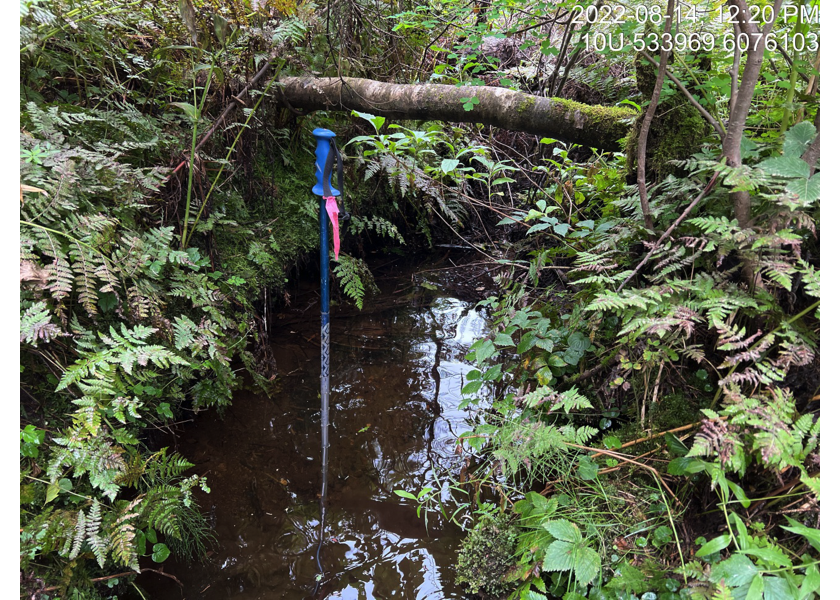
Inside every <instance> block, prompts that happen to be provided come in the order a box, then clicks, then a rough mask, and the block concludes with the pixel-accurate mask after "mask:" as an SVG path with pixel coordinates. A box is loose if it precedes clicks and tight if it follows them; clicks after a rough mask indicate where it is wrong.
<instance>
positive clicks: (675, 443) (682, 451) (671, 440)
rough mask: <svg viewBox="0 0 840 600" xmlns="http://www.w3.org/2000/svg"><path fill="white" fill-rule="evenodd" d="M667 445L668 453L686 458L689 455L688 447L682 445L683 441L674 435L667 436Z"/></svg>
mask: <svg viewBox="0 0 840 600" xmlns="http://www.w3.org/2000/svg"><path fill="white" fill-rule="evenodd" d="M664 437H665V445H666V446H668V451H669V452H670V453H671V454H673V455H674V456H685V455H686V454H688V446H686V445H685V444H683V443H682V440H680V438H678V437H677V436H675V435H674V434H673V433H670V432H669V433H666V434H665V436H664Z"/></svg>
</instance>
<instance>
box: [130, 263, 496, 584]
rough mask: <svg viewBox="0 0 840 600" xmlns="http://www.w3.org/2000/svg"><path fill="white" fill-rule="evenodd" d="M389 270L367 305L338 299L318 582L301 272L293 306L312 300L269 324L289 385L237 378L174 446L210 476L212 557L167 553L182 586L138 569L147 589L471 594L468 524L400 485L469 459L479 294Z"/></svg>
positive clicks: (315, 423)
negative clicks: (470, 375) (221, 402)
mask: <svg viewBox="0 0 840 600" xmlns="http://www.w3.org/2000/svg"><path fill="white" fill-rule="evenodd" d="M438 264H440V263H438ZM446 264H449V263H448V262H447V263H446ZM438 272H439V273H444V274H445V273H446V272H447V271H446V270H440V271H438ZM386 279H390V281H386V282H382V281H380V279H379V277H377V283H378V285H379V286H380V287H381V288H383V293H382V294H380V295H379V296H377V297H374V298H372V299H370V300H368V303H369V304H370V306H372V307H373V309H370V308H368V305H367V304H366V307H365V311H362V312H359V311H358V310H356V309H355V307H348V306H343V307H342V308H341V309H340V310H337V309H336V308H335V307H334V308H333V315H332V320H331V338H332V345H331V359H330V362H331V365H330V366H331V389H332V395H331V398H330V404H331V411H330V420H331V427H330V449H329V471H328V492H327V502H326V519H325V531H324V534H323V537H324V540H323V545H322V547H321V550H320V553H319V554H320V563H321V565H322V567H323V571H324V576H323V578H321V581H320V582H317V580H318V574H319V568H318V561H317V557H316V552H317V550H318V546H319V532H320V520H321V519H320V503H319V494H320V487H321V472H320V471H321V469H320V466H321V448H320V399H319V397H318V388H319V337H318V336H319V327H318V313H317V306H318V303H317V302H315V300H317V291H316V290H315V289H314V287H313V288H312V289H305V287H304V289H303V291H301V290H300V289H299V290H296V292H295V298H294V301H293V303H292V306H300V305H304V306H305V305H306V304H307V303H309V302H311V305H310V306H309V308H308V310H306V311H303V312H298V313H297V314H295V313H293V312H291V311H290V314H291V316H292V318H288V316H289V315H286V317H287V318H285V320H283V319H281V320H280V321H279V324H278V321H275V324H274V326H273V328H272V336H271V345H272V349H273V351H274V355H275V358H276V360H277V377H278V379H280V380H281V382H282V383H281V385H280V391H279V392H277V393H275V394H273V395H272V396H271V397H269V396H267V395H262V394H254V393H249V392H238V393H237V394H236V397H235V398H234V402H233V405H232V406H231V407H229V408H228V409H227V410H226V412H225V413H224V416H223V418H219V416H218V415H217V414H216V412H215V411H208V412H204V413H201V414H199V415H198V416H197V417H196V419H195V423H193V424H191V425H189V426H188V427H187V428H186V431H184V432H183V433H182V435H181V436H180V439H179V442H178V451H180V452H181V453H182V454H183V455H184V456H186V457H187V458H188V459H189V460H190V461H192V462H193V463H195V464H196V468H195V469H194V472H197V473H199V474H203V475H206V477H207V479H208V483H209V485H210V487H211V489H212V491H211V493H210V494H209V496H207V495H205V494H203V493H201V492H197V498H198V500H200V502H201V504H202V507H203V508H204V510H205V512H207V511H209V513H210V516H211V521H212V523H213V524H214V526H215V533H216V536H217V538H218V545H215V546H213V547H212V551H211V552H210V553H209V554H210V556H209V560H208V561H206V562H205V563H204V564H200V563H193V564H185V563H179V562H176V560H175V557H174V556H173V557H172V558H171V559H170V560H167V561H166V563H165V564H164V570H165V571H166V572H168V573H171V574H173V575H175V576H176V577H177V578H178V579H179V580H180V581H181V583H183V586H184V587H183V589H180V588H179V587H178V586H177V584H175V583H174V582H173V581H172V580H170V579H167V578H164V577H160V576H159V575H155V574H148V575H144V576H143V577H142V578H141V582H142V585H143V587H145V589H146V590H148V591H149V592H150V593H151V594H152V596H153V597H155V598H161V599H163V600H169V599H172V600H175V599H180V598H186V599H199V598H200V599H207V600H220V599H223V598H224V599H226V598H240V599H243V600H258V599H269V598H272V599H273V598H289V599H303V598H345V599H354V598H359V599H362V598H365V599H373V598H377V599H378V598H395V599H406V600H409V599H410V600H440V599H448V600H455V599H461V598H466V593H465V592H464V591H463V590H462V589H461V588H460V586H458V585H456V584H455V577H456V575H455V566H456V564H457V549H458V544H459V541H460V539H461V538H462V536H463V533H462V532H461V531H460V529H459V528H458V527H457V526H456V525H454V524H452V523H450V522H448V521H446V520H445V519H443V518H441V516H440V514H438V513H436V512H430V513H428V515H427V517H428V522H427V523H425V522H424V518H423V514H422V513H421V516H420V517H418V516H417V509H416V503H414V502H413V501H410V500H405V499H403V498H400V497H399V496H397V495H396V494H395V493H394V492H395V490H406V491H409V492H411V493H414V494H417V493H418V492H419V491H420V490H421V489H422V488H423V487H425V486H427V485H428V486H433V487H435V489H438V488H439V486H438V485H435V478H436V477H437V478H440V479H441V480H442V479H443V476H444V473H445V472H447V471H453V470H454V471H455V472H456V473H457V471H459V470H460V468H461V459H460V456H459V455H458V454H457V453H456V439H457V437H458V435H459V434H460V433H462V432H464V431H465V430H467V429H469V426H468V424H467V419H468V418H469V414H468V412H466V411H463V410H459V409H458V405H459V403H460V401H461V394H460V390H461V387H462V386H463V384H464V383H465V382H466V379H465V378H466V374H467V372H469V371H470V370H471V369H472V367H470V365H469V364H467V363H466V362H465V361H464V355H465V354H466V353H467V351H468V348H469V347H470V345H471V344H472V343H473V342H474V341H475V340H476V339H477V338H479V337H481V336H483V335H485V334H486V331H487V322H486V318H485V316H484V314H483V313H482V312H480V311H477V310H476V309H475V308H474V305H475V304H474V302H470V301H465V300H459V299H457V298H455V297H452V296H453V295H454V294H453V292H452V291H449V292H445V291H441V292H440V293H438V294H435V293H431V292H430V291H428V289H427V288H429V287H432V286H430V285H429V284H428V283H426V284H425V286H421V285H418V281H420V279H419V278H418V277H417V276H414V277H412V275H411V273H409V274H407V275H406V274H402V275H399V276H397V277H392V278H386ZM437 279H438V280H440V279H443V280H445V279H446V275H437ZM445 284H446V282H445V281H444V282H443V286H444V289H446V285H445ZM386 288H390V290H389V291H387V292H385V291H384V290H385V289H386ZM449 289H450V290H451V289H452V288H449ZM472 290H473V296H474V295H475V285H473V286H472ZM281 317H282V315H281ZM445 490H446V488H444V493H443V494H442V498H443V506H444V508H445V509H446V510H447V511H448V512H451V511H452V510H453V509H454V508H455V507H456V504H455V502H454V500H453V499H452V498H451V497H449V496H448V494H447V493H446V491H445ZM447 514H448V513H447ZM149 566H152V565H151V564H150V565H149ZM155 566H157V565H155ZM316 582H317V583H316Z"/></svg>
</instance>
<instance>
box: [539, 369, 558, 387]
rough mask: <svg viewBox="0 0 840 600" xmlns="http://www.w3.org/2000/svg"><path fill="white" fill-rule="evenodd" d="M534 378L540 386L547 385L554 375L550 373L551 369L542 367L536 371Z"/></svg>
mask: <svg viewBox="0 0 840 600" xmlns="http://www.w3.org/2000/svg"><path fill="white" fill-rule="evenodd" d="M536 377H537V381H538V382H539V384H540V385H548V384H549V383H550V382H551V380H552V379H553V378H554V374H553V373H552V372H551V368H549V367H542V368H541V369H540V370H539V371H537V373H536Z"/></svg>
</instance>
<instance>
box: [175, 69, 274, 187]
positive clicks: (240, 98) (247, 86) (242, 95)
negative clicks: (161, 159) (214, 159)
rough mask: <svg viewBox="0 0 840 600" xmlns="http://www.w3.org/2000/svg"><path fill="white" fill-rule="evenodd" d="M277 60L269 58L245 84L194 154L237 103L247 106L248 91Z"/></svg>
mask: <svg viewBox="0 0 840 600" xmlns="http://www.w3.org/2000/svg"><path fill="white" fill-rule="evenodd" d="M275 58H276V56H275V55H272V56H270V57H269V58H268V60H266V61H265V64H264V65H263V67H262V69H260V70H259V71H257V73H256V74H255V75H254V76H253V77H252V78H251V81H249V82H248V83H246V84H245V87H244V88H242V91H241V92H239V93H238V94H237V95H236V96H234V98H233V99H234V100H235V102H231V103H229V104H228V105H227V106H226V107H225V110H223V111H222V114H220V115H219V116H218V117H217V118H216V120H215V122H214V123H213V125H211V126H210V129H208V130H207V133H205V134H204V135H203V136H202V138H201V140H200V141H199V142H198V143H197V144H196V145H195V150H194V152H198V150H199V148H201V147H202V146H203V145H204V144H206V143H207V140H209V139H210V136H212V135H213V134H214V133H215V132H216V130H217V129H218V128H219V126H220V125H221V124H222V123H223V122H224V120H225V117H227V116H228V113H230V111H232V110H233V109H234V108H236V106H238V105H237V102H238V103H241V104H243V105H245V102H244V101H243V98H245V96H246V95H247V94H248V91H249V90H250V89H251V88H252V87H253V86H254V85H255V84H256V83H257V82H258V81H259V80H260V79H262V78H263V77H264V76H265V74H266V73H268V69H269V67H271V64H272V62H273V61H274V59H275ZM185 164H187V160H186V159H185V160H182V161H181V163H180V164H179V165H178V166H177V167H175V168H174V169H173V170H172V174H173V175H174V174H175V173H177V172H178V171H179V170H180V169H181V167H183V166H184V165H185Z"/></svg>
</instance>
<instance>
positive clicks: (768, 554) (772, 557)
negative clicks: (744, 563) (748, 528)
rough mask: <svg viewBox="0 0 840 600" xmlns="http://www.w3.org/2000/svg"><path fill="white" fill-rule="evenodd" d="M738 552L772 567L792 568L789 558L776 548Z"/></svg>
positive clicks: (747, 549)
mask: <svg viewBox="0 0 840 600" xmlns="http://www.w3.org/2000/svg"><path fill="white" fill-rule="evenodd" d="M712 541H714V540H712ZM740 552H741V553H743V554H749V555H750V556H755V557H756V558H759V559H761V560H763V561H764V562H766V563H768V564H770V565H772V566H774V567H788V568H790V567H792V566H793V564H792V563H791V561H790V558H788V556H787V555H786V554H785V553H784V552H782V551H781V550H780V549H779V548H777V547H776V546H768V547H767V548H744V549H743V550H741V551H740Z"/></svg>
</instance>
